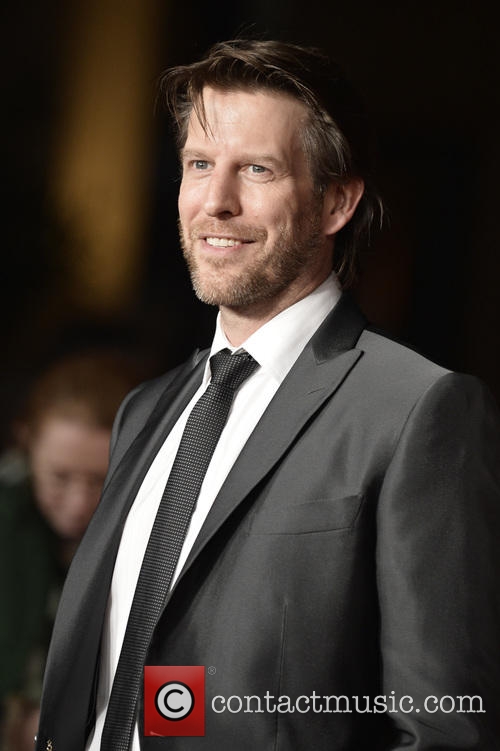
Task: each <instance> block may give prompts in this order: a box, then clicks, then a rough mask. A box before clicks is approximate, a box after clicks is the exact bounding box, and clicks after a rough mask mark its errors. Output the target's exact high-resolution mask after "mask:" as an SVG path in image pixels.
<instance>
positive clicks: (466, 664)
mask: <svg viewBox="0 0 500 751" xmlns="http://www.w3.org/2000/svg"><path fill="white" fill-rule="evenodd" d="M377 528H378V537H377V582H378V590H379V602H380V619H381V634H380V639H381V653H382V661H383V665H382V671H383V684H384V685H383V691H384V694H385V696H386V698H387V700H388V704H389V714H390V717H391V718H392V720H393V722H394V725H395V728H396V737H397V741H396V742H395V743H394V745H391V746H390V748H391V749H393V750H395V749H403V748H404V749H405V751H431V749H432V751H438V749H439V751H441V750H443V751H444V750H445V749H446V750H447V749H477V750H478V751H479V750H481V751H494V750H495V749H498V748H499V745H498V744H499V742H500V741H499V739H500V656H499V646H500V602H499V600H500V428H499V419H498V413H497V409H496V405H495V404H494V402H493V400H492V398H491V396H490V395H489V393H488V391H487V389H486V388H485V387H484V386H483V385H482V384H481V383H480V382H479V381H477V380H476V379H474V378H472V377H469V376H461V375H457V374H452V373H449V374H446V375H445V376H443V377H442V378H440V379H439V380H438V381H437V382H436V383H435V384H434V385H433V386H432V387H430V388H429V389H428V390H427V391H426V393H425V394H424V395H423V396H422V397H421V398H420V400H419V401H418V403H417V404H416V405H415V407H414V409H413V410H412V412H411V414H410V416H409V418H408V420H407V422H406V424H405V427H404V429H403V431H402V433H401V435H400V438H399V441H398V443H397V447H396V450H395V452H394V455H393V457H392V461H391V463H390V466H389V469H388V472H387V473H386V476H385V479H384V482H383V485H382V489H381V494H380V497H379V505H378V511H377ZM472 697H474V698H472ZM393 710H396V711H393Z"/></svg>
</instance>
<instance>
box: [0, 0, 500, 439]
mask: <svg viewBox="0 0 500 751" xmlns="http://www.w3.org/2000/svg"><path fill="white" fill-rule="evenodd" d="M3 15H4V22H3V24H2V26H3V31H4V41H3V43H2V49H3V55H4V61H3V66H2V70H3V83H4V89H5V90H4V93H3V96H2V104H3V112H4V114H3V120H2V131H3V132H2V146H3V155H2V163H3V166H4V176H3V180H2V208H3V210H4V211H3V217H4V218H3V223H2V225H3V226H2V229H3V232H2V234H3V242H2V275H1V288H0V305H1V313H2V321H3V325H2V327H1V330H2V334H1V337H2V341H1V350H0V351H1V352H2V353H3V356H2V369H1V382H0V442H2V443H6V442H7V441H8V426H9V423H10V421H11V419H12V417H13V416H15V414H16V412H17V411H18V409H19V405H20V404H21V403H22V399H23V394H24V391H25V388H26V386H27V384H28V383H29V382H30V380H31V379H32V377H33V376H34V375H35V374H36V373H37V372H38V371H39V369H40V368H41V367H43V366H44V365H45V364H46V363H47V362H49V361H50V360H51V359H53V358H54V357H55V356H57V355H59V354H61V353H64V352H66V351H68V350H71V349H77V348H80V347H83V346H88V345H106V346H108V345H112V346H114V347H117V348H119V349H125V350H127V351H130V352H132V353H133V355H134V356H135V357H137V358H138V359H139V360H140V361H141V362H142V363H143V364H144V372H145V373H148V374H149V373H155V372H160V371H161V370H163V369H165V368H167V367H170V366H172V365H175V364H177V363H178V362H179V361H180V360H181V359H182V358H183V357H185V356H186V355H187V354H188V353H189V351H190V350H191V349H192V348H193V347H194V346H202V345H204V344H206V343H208V342H209V341H210V337H211V332H212V326H213V320H214V311H213V310H212V309H209V308H207V307H206V306H203V305H201V304H200V303H198V302H197V301H196V300H194V298H193V294H192V292H191V289H190V284H189V280H188V277H187V274H186V272H185V270H184V266H183V262H182V259H181V257H180V252H179V249H178V241H177V231H176V194H177V188H178V175H177V162H176V156H175V151H174V149H173V146H172V142H171V138H170V135H169V132H168V128H167V126H166V123H165V122H164V120H163V118H162V117H161V116H160V115H154V97H155V82H156V80H157V78H158V75H159V74H160V72H161V70H162V69H164V68H165V67H167V66H169V65H171V64H177V63H183V62H191V61H192V60H193V59H195V58H197V57H199V56H200V55H201V54H202V53H203V52H204V51H205V50H206V49H207V47H208V46H209V45H210V44H211V43H212V42H214V41H217V40H221V39H225V38H230V37H233V36H234V35H236V34H237V33H238V32H240V31H242V30H246V31H247V32H248V33H251V34H252V35H257V36H268V37H279V38H282V39H288V40H290V41H294V42H299V43H306V44H313V45H318V46H321V47H323V48H324V49H325V50H327V51H328V52H329V54H330V55H331V56H332V57H333V58H335V59H336V60H338V61H339V62H340V63H341V64H342V65H343V67H344V68H345V70H346V71H347V73H348V75H349V76H350V77H351V79H352V80H353V81H354V83H355V84H356V85H357V86H358V88H359V89H360V90H361V92H362V94H363V96H364V98H365V100H366V103H367V106H368V110H369V111H370V112H371V115H372V119H373V121H374V124H375V127H376V130H377V133H378V140H379V144H380V152H381V165H380V175H379V178H380V179H379V182H380V185H381V188H382V192H383V194H384V197H385V200H386V204H387V207H388V216H389V222H388V223H387V224H386V228H385V229H384V231H383V232H382V233H381V235H380V236H379V237H378V239H377V241H376V242H375V245H374V247H373V248H372V251H371V252H370V254H369V255H368V256H367V258H366V261H365V264H364V273H363V275H362V278H361V280H360V283H359V285H358V287H357V289H356V296H357V298H358V300H359V302H360V304H361V305H362V307H363V309H364V310H365V313H367V315H368V316H369V317H370V318H371V319H372V320H373V321H374V323H375V324H376V325H379V326H382V327H384V328H386V329H387V330H388V331H389V332H390V333H391V334H394V335H396V336H398V337H400V338H402V339H404V340H406V341H408V342H410V343H411V344H412V345H414V346H416V347H417V348H418V349H420V350H421V351H423V352H424V353H425V354H427V355H428V356H430V357H431V358H433V359H435V360H437V361H438V362H439V363H441V364H443V365H445V366H447V367H451V368H454V369H458V370H464V371H468V372H471V373H474V374H476V375H478V376H480V377H481V378H483V379H484V380H486V382H487V383H488V384H489V386H490V388H491V389H492V390H493V392H494V393H495V394H496V395H497V397H498V396H500V358H499V355H498V336H497V331H498V326H499V324H500V305H499V303H498V297H499V291H498V286H499V285H498V280H499V272H500V261H499V253H498V242H497V214H498V209H497V205H498V199H499V188H498V177H497V176H498V174H499V167H500V146H499V131H500V128H499V126H500V122H499V120H500V118H499V114H498V98H499V95H498V91H499V85H500V80H499V79H500V76H499V70H500V68H499V64H498V41H497V28H498V26H497V23H496V17H495V4H494V3H490V2H485V0H479V1H476V2H460V1H452V0H436V1H435V2H432V3H426V2H422V1H420V2H396V0H390V1H384V0H379V2H378V3H369V2H359V1H358V2H355V1H352V2H350V3H346V2H345V0H342V2H330V3H328V4H325V3H324V2H320V1H319V0H309V1H308V2H304V0H302V1H301V2H299V1H298V0H292V1H291V2H290V1H288V2H285V0H276V1H275V2H271V3H264V2H263V0H261V1H259V0H255V1H254V2H251V1H250V0H248V1H247V2H240V3H234V2H219V3H212V4H211V3H201V2H195V0H183V2H182V3H179V2H177V3H175V4H174V3H173V2H172V3H166V2H160V0H143V1H142V2H140V0H125V2H112V1H111V0H102V2H96V1H95V2H90V1H89V0H88V1H87V2H85V3H84V2H83V0H66V2H64V3H63V2H61V1H60V0H59V1H56V0H46V1H44V2H42V1H41V0H38V2H35V0H27V2H24V3H15V2H13V0H8V1H7V2H6V3H4V10H3ZM129 51H130V52H129ZM115 67H116V70H115V69H114V68H115ZM112 68H113V70H111V69H112ZM111 73H112V74H113V77H112V83H111V84H110V87H109V91H108V90H106V89H105V84H106V81H107V80H108V77H109V76H110V74H111ZM82 81H83V83H82ZM89 81H90V83H89ZM110 81H111V78H110ZM106 85H107V84H106ZM93 87H95V90H96V91H97V88H98V87H99V90H101V88H102V90H103V91H104V94H102V92H101V99H97V98H96V105H95V109H93V108H92V96H93V90H94V88H93ZM80 99H81V101H84V100H85V101H89V102H90V105H89V107H88V111H89V112H90V115H89V119H88V121H86V122H88V127H87V130H85V124H84V123H82V122H80V124H81V125H82V132H81V133H79V135H78V137H77V138H74V139H73V140H71V139H68V138H67V133H68V128H69V126H68V122H71V118H70V117H69V115H68V112H72V111H73V110H74V108H75V107H77V105H78V103H79V101H80ZM115 100H116V102H117V104H116V106H114V105H113V106H114V108H113V106H110V107H109V109H108V108H107V107H106V102H111V101H113V103H114V101H115ZM127 107H128V109H127ZM138 113H139V114H138ZM141 113H142V114H141ZM137 114H138V116H139V119H140V117H142V120H140V123H141V124H140V127H139V126H137V127H136V128H135V130H134V129H133V128H132V126H131V122H132V121H133V120H134V116H135V115H137ZM76 122H77V123H78V118H76ZM96 123H99V127H100V131H99V133H101V134H102V133H104V135H101V136H100V139H102V144H104V145H103V146H101V152H99V154H100V155H98V157H97V158H96V157H94V160H95V161H96V163H98V164H99V165H100V167H99V168H100V169H101V172H102V174H104V175H108V176H109V177H110V179H112V178H113V176H116V187H113V183H111V187H110V188H108V193H107V194H105V193H103V195H104V198H103V197H101V196H100V194H99V193H98V191H97V193H96V196H97V197H96V198H95V200H94V204H92V205H93V206H94V209H93V210H94V214H93V215H92V216H91V217H90V215H89V216H87V215H86V214H85V211H83V210H82V212H81V214H79V215H78V219H77V220H74V221H68V218H67V214H65V213H64V211H63V210H62V208H61V205H62V204H61V200H60V198H58V192H57V190H56V189H55V186H57V185H58V180H59V177H58V175H59V174H60V172H61V170H63V171H64V168H65V166H67V165H68V163H70V162H71V158H72V155H73V154H75V153H76V152H77V151H78V153H79V154H80V153H81V154H82V156H81V160H80V163H81V164H83V165H85V164H86V153H87V152H86V151H85V150H86V149H87V151H88V152H89V153H90V152H91V151H92V144H93V143H94V141H93V138H92V133H93V128H94V127H95V126H96ZM134 127H135V126H134ZM128 132H130V140H129V141H128V142H127V143H128V146H127V147H125V146H124V147H123V148H122V151H121V152H119V148H118V147H119V144H120V138H121V134H122V133H128ZM86 133H87V135H88V138H87V140H86V139H85V136H86ZM106 139H108V140H107V141H106ZM134 139H135V140H134ZM62 143H65V144H66V145H65V147H64V148H65V151H61V148H62V147H61V144H62ZM68 143H69V145H68ZM106 144H109V148H107V145H106ZM114 150H116V154H115V156H114V157H113V159H114V161H111V160H110V162H109V166H108V164H107V162H106V155H107V154H108V153H109V154H111V153H114ZM132 154H133V164H128V161H129V158H130V162H132ZM129 155H130V157H129ZM88 163H89V164H91V163H93V162H92V159H91V158H89V160H88ZM122 169H123V173H124V174H128V177H127V178H122V177H120V175H121V174H122V173H121V170H122ZM127 169H128V170H129V172H128V173H127V172H126V170H127ZM134 170H135V171H134ZM80 174H81V173H80ZM72 179H73V180H75V181H76V182H75V184H76V185H77V187H78V172H77V173H76V177H73V178H72ZM91 183H92V180H91V178H89V186H90V187H89V192H90V193H92V185H91ZM122 189H123V192H124V195H125V194H126V195H127V196H128V198H127V201H128V203H127V202H126V201H124V202H123V209H122V210H120V201H119V200H118V198H117V196H118V195H121V191H122ZM87 199H88V196H86V195H85V194H84V196H83V199H81V200H83V202H84V203H85V201H86V200H87ZM88 200H89V201H90V199H88ZM107 201H109V205H110V206H111V205H112V206H113V211H116V213H117V215H118V219H117V223H118V224H119V223H120V222H124V221H125V220H126V219H127V216H130V222H131V225H130V226H131V227H132V229H133V231H132V229H131V230H130V232H128V230H127V227H126V226H125V224H124V225H123V227H122V229H121V230H120V232H122V234H121V235H120V236H118V235H119V233H118V234H116V233H115V234H116V236H115V235H113V237H114V240H113V241H112V242H111V243H110V247H111V246H112V247H113V248H114V250H113V252H114V253H115V256H114V257H113V258H111V255H110V252H109V248H108V246H107V245H106V243H103V246H102V251H101V247H100V246H99V242H98V241H96V240H95V237H97V236H98V235H97V234H95V233H94V235H92V233H90V234H88V233H87V232H86V222H87V223H88V224H89V226H90V224H91V223H92V222H93V223H94V224H95V225H96V226H97V228H98V226H99V211H101V212H102V214H101V216H102V217H104V218H105V219H106V221H107V218H108V215H109V212H107ZM89 205H90V204H89ZM131 206H132V207H134V208H133V211H131V209H130V207H131ZM117 207H118V208H117ZM77 213H78V212H77ZM89 217H90V218H89ZM96 217H97V218H96ZM132 219H133V222H132ZM120 226H122V225H120ZM113 231H114V230H113V228H111V229H110V233H111V234H113ZM96 232H98V230H96ZM127 233H128V234H127ZM120 237H121V238H122V239H121V240H120ZM127 237H130V238H132V239H131V240H130V242H129V243H128V242H124V240H123V238H127ZM92 238H94V239H92ZM120 242H121V243H123V248H124V252H123V255H121V254H120ZM113 243H114V244H113ZM125 246H126V247H127V252H125ZM100 253H101V255H99V254H100ZM91 257H94V258H96V257H97V258H98V259H99V258H102V268H103V269H104V267H106V268H108V270H109V269H111V274H110V278H109V279H108V281H106V280H105V279H103V280H101V281H99V280H100V275H101V271H100V264H99V263H97V266H94V267H91V264H90V262H89V260H88V259H89V258H91ZM89 264H90V267H91V268H92V269H93V270H92V271H91V272H90V273H88V270H87V272H85V273H83V272H82V271H81V270H82V269H85V268H87V266H89ZM127 268H129V273H128V276H127V275H126V274H125V276H123V273H124V272H125V271H126V270H127ZM113 269H114V270H115V273H113ZM122 272H123V273H122ZM122 276H123V278H124V279H125V281H124V282H123V284H122V283H121V281H120V279H121V278H122ZM106 285H107V286H106ZM82 289H84V290H85V294H83V293H82ZM99 290H100V291H99ZM108 290H109V291H108ZM94 292H95V294H94Z"/></svg>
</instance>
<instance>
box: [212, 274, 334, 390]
mask: <svg viewBox="0 0 500 751" xmlns="http://www.w3.org/2000/svg"><path fill="white" fill-rule="evenodd" d="M340 296H341V289H340V285H339V282H338V280H337V277H336V276H335V274H333V273H332V274H331V275H330V276H329V277H328V278H327V279H325V281H324V282H323V283H322V284H320V286H319V287H316V289H315V290H313V291H312V292H311V293H310V294H309V295H307V296H306V297H304V298H302V300H299V301H298V302H296V303H294V304H293V305H291V306H290V307H289V308H285V310H282V311H281V313H279V314H278V315H277V316H275V317H274V318H271V320H270V321H268V322H267V323H265V324H264V325H263V326H261V327H260V328H259V329H257V331H254V333H253V334H252V335H251V336H249V337H248V339H247V340H246V341H244V342H243V343H242V344H241V346H240V347H233V346H232V345H231V344H230V343H229V342H228V340H227V337H226V335H225V334H224V331H223V330H222V325H221V320H220V313H219V315H218V316H217V323H216V328H215V335H214V339H213V342H212V347H211V349H210V356H212V355H214V354H215V353H216V352H220V350H221V349H224V348H226V347H227V348H228V349H230V350H231V352H236V351H238V350H239V349H244V350H246V351H247V352H248V353H249V354H250V355H252V357H253V358H255V360H257V362H258V363H259V365H260V366H261V368H262V369H263V370H265V371H266V372H267V373H268V375H269V376H271V377H272V378H274V379H275V380H276V381H277V382H278V383H281V382H282V381H283V379H284V378H285V376H286V375H287V373H288V371H289V370H290V368H291V367H292V365H293V364H294V362H295V360H296V359H297V358H298V356H299V355H300V353H301V352H302V350H303V349H304V347H305V345H306V344H307V342H308V341H309V339H310V338H311V337H312V335H313V334H314V332H315V331H316V329H317V328H318V327H319V326H320V325H321V323H322V322H323V321H324V319H325V318H326V316H327V315H328V313H329V312H330V311H331V310H332V308H333V307H334V306H335V305H336V304H337V302H338V301H339V299H340ZM208 379H209V371H208V362H207V367H206V368H205V378H204V380H205V381H208Z"/></svg>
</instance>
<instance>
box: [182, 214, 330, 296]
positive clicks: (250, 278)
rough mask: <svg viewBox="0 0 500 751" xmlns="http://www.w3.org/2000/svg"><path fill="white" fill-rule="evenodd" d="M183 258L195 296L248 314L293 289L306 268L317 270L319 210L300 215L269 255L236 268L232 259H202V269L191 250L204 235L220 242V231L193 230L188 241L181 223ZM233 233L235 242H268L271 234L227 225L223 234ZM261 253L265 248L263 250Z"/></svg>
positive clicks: (282, 234) (282, 230) (281, 233)
mask: <svg viewBox="0 0 500 751" xmlns="http://www.w3.org/2000/svg"><path fill="white" fill-rule="evenodd" d="M179 231H180V238H181V245H182V249H183V253H184V258H185V259H186V263H187V266H188V269H189V273H190V275H191V282H192V285H193V289H194V291H195V293H196V296H197V297H198V298H199V299H200V300H201V301H202V302H204V303H207V304H208V305H221V306H224V307H228V308H235V309H240V310H244V309H246V308H249V307H250V306H255V305H257V304H259V303H265V302H266V301H268V300H271V299H273V298H275V297H277V296H278V295H279V294H280V293H282V292H283V291H284V290H285V289H286V288H287V287H289V286H290V285H291V284H292V283H293V282H294V281H295V280H296V279H297V278H298V277H299V276H300V275H301V274H302V273H303V272H304V270H305V269H306V268H307V267H311V266H314V261H315V259H316V258H317V257H318V256H319V255H320V252H321V250H322V247H323V246H322V242H323V241H322V236H321V222H320V210H319V208H318V207H317V206H316V207H311V210H310V213H309V214H308V215H307V216H306V215H305V213H304V214H302V216H301V217H300V219H299V220H297V222H296V223H295V224H294V226H293V227H292V228H291V229H281V231H280V233H279V237H278V240H277V241H276V242H275V243H274V244H273V245H272V246H269V247H267V248H266V250H265V253H264V254H262V253H259V254H258V255H257V256H255V257H253V258H252V257H250V254H251V252H252V251H251V249H250V248H249V249H248V250H247V253H249V258H248V259H247V261H246V263H245V264H242V263H241V262H239V261H237V262H236V263H233V261H232V259H231V257H229V258H228V257H225V258H210V259H204V260H203V261H202V262H201V264H200V263H199V261H198V259H197V257H196V254H195V252H194V251H193V246H194V243H195V241H196V239H197V238H199V237H200V234H203V235H205V236H207V235H208V234H210V236H212V237H218V236H219V234H218V232H217V231H216V230H213V229H212V228H210V229H209V230H208V232H207V229H206V228H204V229H203V231H202V232H201V233H200V228H197V227H195V228H194V229H193V230H192V231H191V233H190V236H189V238H186V237H185V235H184V232H183V230H182V227H181V224H180V222H179ZM227 232H231V234H234V236H236V237H251V238H252V239H256V240H257V241H260V242H265V238H266V237H267V234H266V233H265V232H264V231H262V230H257V231H256V230H255V229H252V228H250V227H243V226H241V225H237V226H236V225H233V226H231V225H228V226H226V227H224V229H222V230H221V228H219V233H220V234H223V235H224V234H226V233H227ZM260 249H262V245H260Z"/></svg>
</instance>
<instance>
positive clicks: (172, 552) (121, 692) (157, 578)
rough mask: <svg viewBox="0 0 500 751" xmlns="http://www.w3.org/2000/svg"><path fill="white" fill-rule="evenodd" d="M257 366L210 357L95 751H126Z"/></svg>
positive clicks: (224, 355)
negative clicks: (206, 491)
mask: <svg viewBox="0 0 500 751" xmlns="http://www.w3.org/2000/svg"><path fill="white" fill-rule="evenodd" d="M257 366H258V363H257V362H256V361H255V360H254V359H253V357H251V355H249V354H248V353H247V352H242V353H237V354H234V355H231V353H230V352H229V350H228V349H224V350H222V351H221V352H219V353H217V354H216V355H213V356H212V357H211V358H210V370H211V374H212V377H211V381H210V384H209V385H208V387H207V389H206V390H205V392H204V393H203V394H202V396H201V397H200V399H199V400H198V401H197V402H196V404H195V405H194V407H193V409H192V411H191V414H190V415H189V417H188V420H187V422H186V427H185V428H184V432H183V434H182V438H181V442H180V444H179V448H178V450H177V454H176V456H175V459H174V463H173V465H172V469H171V472H170V475H169V478H168V481H167V484H166V486H165V490H164V492H163V496H162V498H161V501H160V506H159V508H158V512H157V514H156V518H155V521H154V524H153V528H152V530H151V535H150V537H149V542H148V545H147V548H146V552H145V554H144V559H143V561H142V567H141V571H140V574H139V578H138V581H137V586H136V589H135V594H134V599H133V602H132V607H131V609H130V614H129V619H128V622H127V628H126V631H125V637H124V640H123V645H122V649H121V652H120V659H119V661H118V666H117V669H116V674H115V679H114V682H113V688H112V691H111V696H110V700H109V704H108V710H107V713H106V720H105V723H104V729H103V734H102V740H101V751H128V749H129V747H130V743H131V739H132V734H133V728H134V725H135V719H136V712H137V702H138V697H139V693H140V689H141V680H142V675H143V668H144V662H145V660H146V655H147V651H148V647H149V644H150V641H151V637H152V635H153V631H154V629H155V627H156V624H157V622H158V619H159V617H160V615H161V613H162V610H163V607H164V605H165V602H166V598H167V595H168V592H169V589H170V585H171V582H172V577H173V575H174V572H175V569H176V566H177V561H178V560H179V555H180V553H181V549H182V546H183V544H184V539H185V537H186V534H187V530H188V527H189V523H190V521H191V516H192V513H193V511H194V508H195V506H196V501H197V499H198V495H199V493H200V489H201V486H202V483H203V479H204V477H205V473H206V471H207V468H208V465H209V463H210V460H211V458H212V454H213V452H214V450H215V447H216V445H217V443H218V440H219V437H220V434H221V433H222V429H223V427H224V425H225V423H226V421H227V417H228V414H229V410H230V408H231V404H232V401H233V398H234V395H235V392H236V390H237V389H238V388H239V387H240V386H241V384H242V383H243V381H244V380H245V379H246V378H248V377H249V376H250V375H251V374H252V373H253V371H254V370H255V368H256V367H257Z"/></svg>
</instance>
